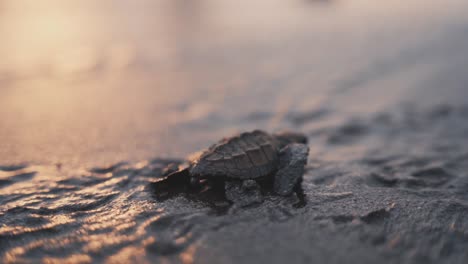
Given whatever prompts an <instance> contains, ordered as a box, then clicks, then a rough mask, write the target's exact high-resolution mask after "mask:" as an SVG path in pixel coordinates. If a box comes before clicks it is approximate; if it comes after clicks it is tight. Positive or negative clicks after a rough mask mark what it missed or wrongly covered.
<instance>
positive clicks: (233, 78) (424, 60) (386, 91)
mask: <svg viewBox="0 0 468 264" xmlns="http://www.w3.org/2000/svg"><path fill="white" fill-rule="evenodd" d="M467 8H468V4H467V2H466V1H463V0H447V1H434V2H431V3H428V2H427V1H422V0H412V1H370V0H352V1H344V0H336V1H334V0H330V1H326V0H322V1H319V0H317V1H314V0H291V1H276V0H274V1H271V0H268V1H266V0H253V1H248V2H244V3H242V2H239V1H227V0H222V1H219V0H197V1H186V0H171V1H141V0H139V1H119V0H117V1H87V0H84V1H71V0H56V1H55V0H47V1H33V0H30V1H28V0H25V1H15V0H11V1H9V0H2V1H0V57H1V59H0V120H1V122H0V138H1V140H0V158H1V160H2V161H3V162H4V163H22V162H33V163H52V164H53V163H63V164H69V165H72V166H73V165H75V166H76V165H80V166H81V165H85V166H87V165H89V166H90V165H91V164H103V163H111V162H116V161H120V160H132V161H137V160H141V159H145V158H149V157H155V156H158V157H181V156H185V155H186V154H187V153H189V152H192V151H194V150H197V149H198V148H200V147H204V146H206V145H207V144H209V143H211V142H212V141H213V140H215V139H217V138H219V137H222V136H225V135H226V134H228V135H229V134H231V133H234V132H238V131H242V130H247V129H252V128H262V129H267V130H280V129H286V128H293V129H302V130H303V131H305V132H307V131H311V130H312V129H315V128H317V127H321V126H323V127H326V126H330V125H333V124H334V123H335V122H337V123H339V122H341V121H342V120H343V119H346V118H349V117H350V116H356V115H358V116H362V115H364V116H365V115H367V114H374V113H376V112H379V111H386V110H387V109H388V108H395V107H399V105H401V104H402V103H406V104H410V105H411V104H413V105H414V104H418V105H420V104H434V103H443V102H446V101H450V102H452V101H460V100H461V101H464V100H466V99H465V96H464V95H465V94H466V93H465V90H466V88H465V87H466V85H465V83H466V81H468V77H467V70H466V69H467V63H468V62H467V61H468V58H467V56H468V16H466V9H467ZM323 115H328V118H326V120H325V121H324V120H317V122H310V123H309V124H307V125H306V127H303V126H301V125H298V123H297V122H295V121H294V120H296V121H297V120H298V118H299V119H301V118H310V117H318V116H323Z"/></svg>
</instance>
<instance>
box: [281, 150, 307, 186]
mask: <svg viewBox="0 0 468 264" xmlns="http://www.w3.org/2000/svg"><path fill="white" fill-rule="evenodd" d="M308 155H309V147H308V146H307V145H305V144H296V143H294V144H289V145H287V146H286V147H284V148H283V149H282V150H281V151H280V167H279V170H278V172H277V173H276V175H275V182H274V186H273V188H274V190H275V192H276V193H277V194H279V195H289V194H291V193H292V191H293V189H294V186H296V184H298V183H299V182H300V181H301V179H302V176H303V175H304V166H305V165H306V164H307V156H308Z"/></svg>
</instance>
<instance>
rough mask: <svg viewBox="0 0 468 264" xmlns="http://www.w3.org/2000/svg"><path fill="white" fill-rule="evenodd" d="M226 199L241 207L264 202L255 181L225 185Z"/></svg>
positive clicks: (228, 182) (235, 181)
mask: <svg viewBox="0 0 468 264" xmlns="http://www.w3.org/2000/svg"><path fill="white" fill-rule="evenodd" d="M224 189H225V192H226V199H228V200H229V201H231V202H233V203H234V204H235V205H237V206H240V207H245V206H249V205H252V204H256V203H261V202H262V201H263V197H262V194H261V192H260V186H259V185H258V184H257V182H255V181H254V180H245V181H240V180H233V181H226V182H225V183H224Z"/></svg>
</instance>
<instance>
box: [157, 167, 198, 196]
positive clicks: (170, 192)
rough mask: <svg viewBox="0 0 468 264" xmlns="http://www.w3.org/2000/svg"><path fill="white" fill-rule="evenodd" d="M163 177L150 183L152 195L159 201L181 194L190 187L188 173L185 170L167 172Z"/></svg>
mask: <svg viewBox="0 0 468 264" xmlns="http://www.w3.org/2000/svg"><path fill="white" fill-rule="evenodd" d="M163 175H164V176H163V178H162V179H159V180H158V181H157V182H154V183H152V186H153V189H154V194H155V196H156V198H157V199H159V200H165V199H168V198H170V197H172V196H175V195H177V194H179V193H183V192H185V191H186V190H187V189H188V188H189V187H190V173H189V170H188V169H187V168H185V169H181V170H177V171H168V172H166V173H165V174H163Z"/></svg>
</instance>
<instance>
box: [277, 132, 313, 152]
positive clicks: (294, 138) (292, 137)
mask: <svg viewBox="0 0 468 264" xmlns="http://www.w3.org/2000/svg"><path fill="white" fill-rule="evenodd" d="M274 137H275V138H276V139H277V140H278V141H279V143H280V148H283V147H285V146H286V145H289V144H291V143H299V144H307V137H306V135H304V134H302V133H296V132H291V131H284V132H279V133H275V134H274Z"/></svg>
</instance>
